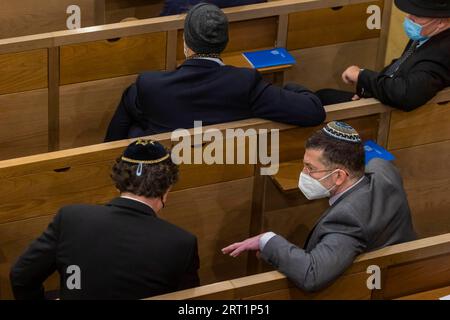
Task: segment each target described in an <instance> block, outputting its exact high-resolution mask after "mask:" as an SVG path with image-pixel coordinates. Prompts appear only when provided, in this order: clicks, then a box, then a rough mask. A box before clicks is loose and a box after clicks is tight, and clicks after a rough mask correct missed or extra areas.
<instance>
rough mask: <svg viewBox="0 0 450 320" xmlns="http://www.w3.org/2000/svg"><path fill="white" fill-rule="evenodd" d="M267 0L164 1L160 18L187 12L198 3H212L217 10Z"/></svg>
mask: <svg viewBox="0 0 450 320" xmlns="http://www.w3.org/2000/svg"><path fill="white" fill-rule="evenodd" d="M266 1H267V0H165V1H164V8H163V10H162V12H161V16H168V15H172V14H179V13H183V12H186V11H188V10H189V9H190V8H191V7H193V6H195V5H196V4H198V3H200V2H207V3H212V4H215V5H216V6H218V7H219V8H228V7H234V6H242V5H246V4H254V3H261V2H266Z"/></svg>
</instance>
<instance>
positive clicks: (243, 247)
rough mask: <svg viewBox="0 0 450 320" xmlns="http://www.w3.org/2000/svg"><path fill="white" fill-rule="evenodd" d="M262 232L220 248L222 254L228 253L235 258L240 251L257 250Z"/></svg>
mask: <svg viewBox="0 0 450 320" xmlns="http://www.w3.org/2000/svg"><path fill="white" fill-rule="evenodd" d="M263 234H264V233H262V234H260V235H257V236H255V237H252V238H248V239H247V240H244V241H242V242H236V243H233V244H232V245H229V246H228V247H226V248H223V249H222V253H223V254H229V255H230V256H232V257H234V258H236V257H237V256H239V255H240V254H241V253H243V252H245V251H249V250H253V251H259V239H260V238H261V237H262V235H263Z"/></svg>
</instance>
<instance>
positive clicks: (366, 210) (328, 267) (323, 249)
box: [261, 159, 416, 292]
mask: <svg viewBox="0 0 450 320" xmlns="http://www.w3.org/2000/svg"><path fill="white" fill-rule="evenodd" d="M415 238H416V235H415V232H414V229H413V225H412V221H411V213H410V210H409V206H408V201H407V198H406V194H405V191H404V189H403V183H402V179H401V176H400V174H399V172H398V171H397V169H396V168H395V167H394V165H392V164H391V163H390V162H388V161H385V160H382V159H373V160H371V161H370V162H369V163H368V165H367V166H366V174H365V177H364V178H363V180H362V181H361V182H360V183H358V184H357V185H356V186H354V188H352V189H350V190H348V192H345V193H344V194H343V195H342V196H341V197H340V198H339V199H338V200H337V201H336V202H335V203H333V205H332V206H331V207H330V208H329V209H327V210H326V211H325V212H324V214H323V215H322V216H321V218H320V219H319V221H318V222H317V223H316V226H315V227H314V228H313V230H312V231H311V233H310V235H309V238H308V240H307V243H306V245H305V249H301V248H299V247H297V246H295V245H294V244H292V243H290V242H289V241H287V240H286V239H284V238H283V237H281V236H278V235H276V236H274V237H273V238H272V239H270V240H269V241H268V242H267V244H266V245H265V247H264V248H263V250H262V252H261V257H262V258H263V259H264V260H265V261H266V262H268V263H269V264H271V265H273V266H274V267H276V268H277V269H278V270H279V271H280V272H282V273H283V274H285V275H286V276H287V277H288V278H289V279H290V280H292V281H293V282H294V283H295V285H296V286H298V287H299V288H301V289H302V290H305V291H307V292H312V291H317V290H320V289H322V288H324V287H326V286H328V285H330V284H331V283H332V282H333V281H334V280H335V279H336V278H338V277H339V276H340V275H341V274H342V273H343V272H344V271H345V270H346V269H347V268H348V267H349V266H350V265H351V264H352V263H353V261H354V259H355V258H356V256H358V255H359V254H361V253H363V252H367V251H372V250H375V249H379V248H381V247H384V246H388V245H392V244H396V243H401V242H406V241H411V240H414V239H415Z"/></svg>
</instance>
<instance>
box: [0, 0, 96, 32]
mask: <svg viewBox="0 0 450 320" xmlns="http://www.w3.org/2000/svg"><path fill="white" fill-rule="evenodd" d="M96 1H97V0H46V1H38V0H20V1H7V0H5V1H1V2H0V21H1V25H0V39H2V38H11V37H18V36H25V35H31V34H38V33H44V32H52V31H58V30H66V29H67V27H66V20H67V18H68V17H69V15H68V14H67V13H66V10H67V7H68V6H70V5H78V6H80V8H81V26H82V27H88V26H92V25H94V20H95V14H96V12H95V10H94V8H95V2H96Z"/></svg>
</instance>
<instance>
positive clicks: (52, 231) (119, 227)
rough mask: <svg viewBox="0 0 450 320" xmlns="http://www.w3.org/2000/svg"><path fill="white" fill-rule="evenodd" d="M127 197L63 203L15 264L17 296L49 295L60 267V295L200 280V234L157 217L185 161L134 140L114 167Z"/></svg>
mask: <svg viewBox="0 0 450 320" xmlns="http://www.w3.org/2000/svg"><path fill="white" fill-rule="evenodd" d="M111 177H112V179H113V180H114V182H115V184H116V188H117V189H118V190H119V191H120V197H118V198H116V199H114V200H112V201H111V202H110V203H108V204H106V205H103V206H101V205H97V206H95V205H71V206H66V207H64V208H62V209H61V210H60V211H59V212H58V213H57V215H56V216H55V218H54V220H53V222H51V223H50V225H49V226H48V228H47V230H46V231H45V232H44V233H43V234H42V235H41V236H40V237H39V238H38V239H37V240H35V241H34V242H33V243H32V244H31V245H30V247H29V248H28V250H27V251H26V252H25V253H24V254H23V255H22V256H21V257H20V258H19V260H18V261H17V263H16V264H15V265H14V266H13V268H12V269H11V275H10V278H11V284H12V288H13V292H14V296H15V298H16V299H43V298H44V288H43V286H42V284H43V282H44V281H45V279H46V278H47V277H49V276H50V275H51V274H52V273H53V272H55V271H58V273H59V275H60V279H61V280H60V297H61V299H140V298H145V297H149V296H153V295H158V294H163V293H167V292H171V291H176V290H180V289H185V288H190V287H194V286H198V285H199V278H198V275H197V269H198V268H199V259H198V254H197V239H196V237H195V236H193V235H192V234H190V233H188V232H186V231H184V230H182V229H180V228H178V227H176V226H174V225H172V224H170V223H168V222H166V221H164V220H162V219H160V218H158V216H157V215H156V214H157V213H158V212H159V211H160V210H161V209H162V208H163V207H164V204H165V202H166V200H167V194H168V192H169V190H170V188H171V186H172V185H173V184H174V183H175V182H176V181H177V179H178V167H177V166H176V165H175V164H173V163H172V160H171V158H170V155H169V153H168V152H167V151H166V150H165V149H164V147H163V146H162V145H161V144H159V143H157V142H153V141H150V140H138V141H137V142H134V143H132V144H131V145H130V146H129V147H128V148H127V149H126V150H125V152H124V154H123V156H122V157H121V158H119V159H117V161H116V163H115V165H114V167H113V170H112V174H111Z"/></svg>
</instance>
